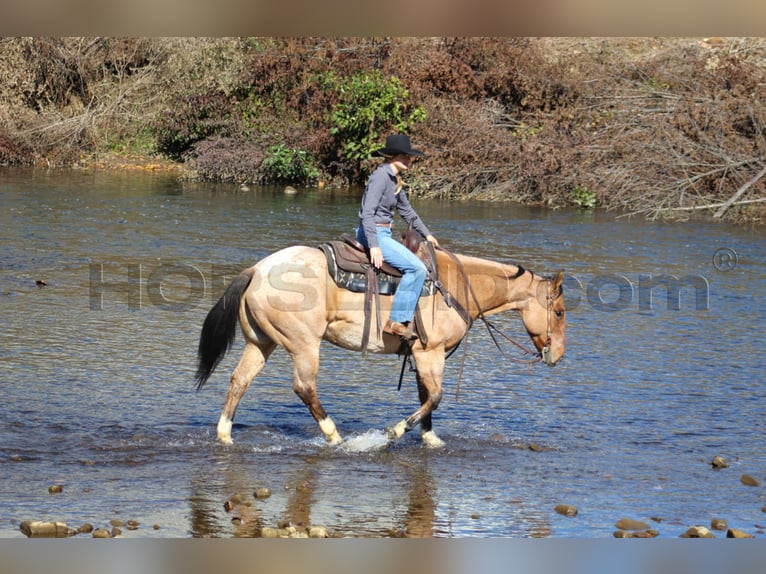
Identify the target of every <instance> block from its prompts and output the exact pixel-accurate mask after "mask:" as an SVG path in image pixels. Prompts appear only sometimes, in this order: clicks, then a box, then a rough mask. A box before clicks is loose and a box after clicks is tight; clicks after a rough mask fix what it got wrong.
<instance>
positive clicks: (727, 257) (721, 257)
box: [713, 247, 739, 273]
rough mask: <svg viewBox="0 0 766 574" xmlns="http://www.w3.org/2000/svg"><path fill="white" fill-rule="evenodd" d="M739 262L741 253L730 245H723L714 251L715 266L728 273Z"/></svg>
mask: <svg viewBox="0 0 766 574" xmlns="http://www.w3.org/2000/svg"><path fill="white" fill-rule="evenodd" d="M737 263H739V255H737V252H736V251H734V250H733V249H731V248H730V247H722V248H721V249H718V250H717V251H716V252H715V253H713V267H715V268H716V269H717V270H718V271H722V272H724V273H726V272H727V271H732V270H733V269H734V268H735V267H736V266H737Z"/></svg>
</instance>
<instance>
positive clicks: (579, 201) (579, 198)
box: [570, 185, 596, 209]
mask: <svg viewBox="0 0 766 574" xmlns="http://www.w3.org/2000/svg"><path fill="white" fill-rule="evenodd" d="M570 198H571V200H572V202H573V203H574V204H575V205H579V206H580V207H581V208H583V209H593V208H594V207H596V194H595V193H593V192H592V191H591V190H589V189H588V188H587V187H586V186H584V185H576V186H575V188H574V190H573V191H572V193H571V195H570Z"/></svg>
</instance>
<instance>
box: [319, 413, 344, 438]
mask: <svg viewBox="0 0 766 574" xmlns="http://www.w3.org/2000/svg"><path fill="white" fill-rule="evenodd" d="M319 428H320V429H322V433H324V437H325V438H326V439H327V442H328V443H330V444H340V443H342V442H343V439H342V438H341V436H340V433H338V430H337V429H336V428H335V423H334V422H332V419H331V418H330V417H327V418H326V419H322V420H321V421H319Z"/></svg>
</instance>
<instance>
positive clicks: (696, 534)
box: [681, 526, 715, 538]
mask: <svg viewBox="0 0 766 574" xmlns="http://www.w3.org/2000/svg"><path fill="white" fill-rule="evenodd" d="M681 538H715V536H714V535H713V533H712V532H710V530H708V529H707V528H705V527H704V526H692V527H691V528H689V529H688V530H687V531H686V532H684V533H683V534H682V535H681Z"/></svg>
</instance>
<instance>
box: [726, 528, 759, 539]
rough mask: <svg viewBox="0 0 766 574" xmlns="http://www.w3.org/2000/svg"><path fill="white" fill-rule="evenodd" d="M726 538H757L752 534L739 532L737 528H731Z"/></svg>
mask: <svg viewBox="0 0 766 574" xmlns="http://www.w3.org/2000/svg"><path fill="white" fill-rule="evenodd" d="M726 538H755V536H753V535H752V534H748V533H747V532H745V531H744V530H737V529H736V528H729V529H728V530H727V531H726Z"/></svg>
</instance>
